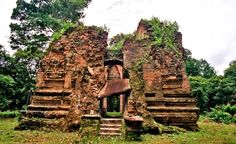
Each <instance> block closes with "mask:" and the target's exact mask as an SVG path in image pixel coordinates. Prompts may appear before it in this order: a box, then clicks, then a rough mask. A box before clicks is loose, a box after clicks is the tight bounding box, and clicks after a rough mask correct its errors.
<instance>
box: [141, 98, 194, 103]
mask: <svg viewBox="0 0 236 144" xmlns="http://www.w3.org/2000/svg"><path fill="white" fill-rule="evenodd" d="M145 100H146V102H149V101H157V102H163V101H164V102H196V100H195V98H187V97H186V98H178V97H177V98H155V97H146V98H145Z"/></svg>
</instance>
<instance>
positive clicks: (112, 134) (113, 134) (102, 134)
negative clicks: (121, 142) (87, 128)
mask: <svg viewBox="0 0 236 144" xmlns="http://www.w3.org/2000/svg"><path fill="white" fill-rule="evenodd" d="M99 134H100V136H121V135H122V133H102V132H101V133H99Z"/></svg>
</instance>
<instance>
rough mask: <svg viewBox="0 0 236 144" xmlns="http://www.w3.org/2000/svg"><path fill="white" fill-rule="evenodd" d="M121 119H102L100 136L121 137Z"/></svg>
mask: <svg viewBox="0 0 236 144" xmlns="http://www.w3.org/2000/svg"><path fill="white" fill-rule="evenodd" d="M121 128H122V119H121V118H102V119H101V124H100V132H99V134H100V136H121V135H122V131H121Z"/></svg>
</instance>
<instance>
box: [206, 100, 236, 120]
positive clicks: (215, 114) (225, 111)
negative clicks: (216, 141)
mask: <svg viewBox="0 0 236 144" xmlns="http://www.w3.org/2000/svg"><path fill="white" fill-rule="evenodd" d="M211 110H212V111H211V112H209V113H208V114H207V115H208V116H209V117H210V118H211V119H212V120H214V121H217V122H223V123H225V124H229V123H235V122H236V118H235V117H234V115H235V113H236V106H231V105H229V104H228V105H222V106H217V107H216V108H211Z"/></svg>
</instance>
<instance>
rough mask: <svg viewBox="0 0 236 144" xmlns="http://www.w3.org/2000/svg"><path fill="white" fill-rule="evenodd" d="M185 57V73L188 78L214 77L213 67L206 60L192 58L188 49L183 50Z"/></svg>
mask: <svg viewBox="0 0 236 144" xmlns="http://www.w3.org/2000/svg"><path fill="white" fill-rule="evenodd" d="M185 55H186V60H185V64H186V72H187V75H188V76H202V77H204V78H210V77H213V76H216V71H215V69H214V67H212V66H211V65H210V64H209V63H208V62H207V61H206V60H204V59H200V60H198V59H195V58H193V57H192V53H191V51H190V50H188V49H185Z"/></svg>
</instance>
